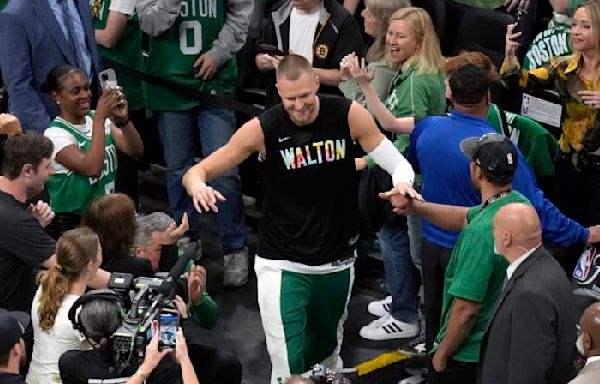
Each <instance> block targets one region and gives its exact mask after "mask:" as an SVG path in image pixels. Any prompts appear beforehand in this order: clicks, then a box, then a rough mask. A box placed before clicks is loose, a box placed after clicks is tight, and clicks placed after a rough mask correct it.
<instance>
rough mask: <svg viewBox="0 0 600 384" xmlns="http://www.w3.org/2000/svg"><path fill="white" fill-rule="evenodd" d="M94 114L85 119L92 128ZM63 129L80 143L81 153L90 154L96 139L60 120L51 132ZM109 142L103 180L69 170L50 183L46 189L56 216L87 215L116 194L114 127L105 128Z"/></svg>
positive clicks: (107, 141) (59, 173)
mask: <svg viewBox="0 0 600 384" xmlns="http://www.w3.org/2000/svg"><path fill="white" fill-rule="evenodd" d="M93 120H94V112H90V113H89V114H88V116H86V118H85V122H86V125H87V126H88V127H90V132H91V127H92V124H93ZM52 127H54V128H60V129H64V130H66V131H67V132H69V133H70V134H71V135H73V137H74V138H75V140H76V141H77V147H78V148H79V150H80V151H81V152H87V151H88V150H89V148H90V145H91V143H92V138H91V137H90V136H87V135H85V134H83V133H82V132H80V131H79V130H78V129H77V128H75V127H74V126H73V125H71V124H70V123H69V122H67V121H65V120H63V119H61V118H60V117H57V118H56V119H54V121H53V122H52V123H50V128H52ZM104 129H105V133H106V139H105V144H104V168H103V169H102V174H101V175H100V177H99V178H94V177H87V176H84V175H80V174H78V173H75V172H73V171H71V170H68V169H63V170H56V171H55V173H54V175H52V176H51V177H50V179H49V180H48V181H47V182H46V189H47V190H48V193H49V194H50V206H51V207H52V210H54V211H55V212H59V213H63V212H75V213H79V214H81V213H83V211H84V210H85V208H86V207H87V206H88V204H89V203H91V202H92V201H93V200H94V199H95V198H97V197H100V196H104V195H108V194H110V193H114V192H115V178H116V175H117V148H116V147H115V145H114V143H113V139H112V135H111V133H110V123H106V124H105V127H104Z"/></svg>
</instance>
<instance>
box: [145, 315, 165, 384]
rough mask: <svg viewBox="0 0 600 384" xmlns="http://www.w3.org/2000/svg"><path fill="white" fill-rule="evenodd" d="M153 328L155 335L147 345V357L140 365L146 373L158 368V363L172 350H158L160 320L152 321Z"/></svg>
mask: <svg viewBox="0 0 600 384" xmlns="http://www.w3.org/2000/svg"><path fill="white" fill-rule="evenodd" d="M152 330H153V332H152V333H153V335H152V339H151V340H150V342H149V343H148V345H146V357H145V358H144V362H143V363H142V365H141V366H140V368H141V369H142V371H144V373H146V374H149V373H150V372H152V371H153V370H154V368H156V366H157V365H158V363H160V361H161V360H162V359H163V357H165V356H166V355H167V354H168V353H170V352H171V349H168V348H166V349H163V350H162V351H159V350H158V340H159V338H160V337H159V334H160V332H159V330H158V322H157V321H156V320H154V321H153V322H152Z"/></svg>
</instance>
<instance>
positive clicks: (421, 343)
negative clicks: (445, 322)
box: [398, 328, 427, 357]
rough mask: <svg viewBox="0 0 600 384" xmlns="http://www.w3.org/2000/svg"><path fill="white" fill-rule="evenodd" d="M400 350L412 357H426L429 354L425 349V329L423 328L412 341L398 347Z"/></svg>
mask: <svg viewBox="0 0 600 384" xmlns="http://www.w3.org/2000/svg"><path fill="white" fill-rule="evenodd" d="M398 352H399V353H401V354H403V355H406V356H411V357H416V356H419V357H424V356H427V350H426V349H425V330H424V329H423V328H421V331H420V332H419V334H418V335H417V337H415V338H414V339H412V340H411V341H409V342H408V343H407V344H405V345H404V346H402V347H399V348H398Z"/></svg>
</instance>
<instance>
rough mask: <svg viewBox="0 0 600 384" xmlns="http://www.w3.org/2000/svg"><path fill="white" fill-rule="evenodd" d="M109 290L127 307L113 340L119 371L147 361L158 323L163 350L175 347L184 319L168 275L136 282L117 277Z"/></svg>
mask: <svg viewBox="0 0 600 384" xmlns="http://www.w3.org/2000/svg"><path fill="white" fill-rule="evenodd" d="M108 288H109V289H111V290H113V291H114V292H116V293H117V294H118V295H119V296H121V299H122V303H123V306H122V307H121V315H122V321H121V325H120V326H119V328H117V330H116V331H115V332H114V334H113V335H112V336H111V340H112V346H113V352H114V354H115V366H116V367H117V369H121V368H124V367H126V366H128V365H129V364H131V363H132V362H135V361H137V363H141V362H142V361H143V360H144V356H145V352H146V345H147V344H148V343H149V342H150V340H151V339H152V323H153V321H154V320H157V321H158V323H159V332H160V342H159V347H161V348H174V347H175V333H176V332H177V326H178V325H179V321H180V318H179V313H178V312H177V309H176V308H175V304H174V300H173V299H174V297H175V294H174V290H175V289H174V288H175V287H174V284H173V281H172V279H171V278H170V277H169V276H168V275H167V274H166V273H157V274H156V275H155V276H154V277H138V278H136V279H134V278H133V275H131V274H127V273H113V274H112V275H111V278H110V281H109V283H108Z"/></svg>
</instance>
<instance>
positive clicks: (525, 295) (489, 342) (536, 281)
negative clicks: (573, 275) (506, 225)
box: [479, 247, 578, 384]
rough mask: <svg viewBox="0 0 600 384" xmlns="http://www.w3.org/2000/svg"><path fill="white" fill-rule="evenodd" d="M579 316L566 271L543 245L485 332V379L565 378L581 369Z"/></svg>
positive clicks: (531, 383) (496, 382) (520, 383)
mask: <svg viewBox="0 0 600 384" xmlns="http://www.w3.org/2000/svg"><path fill="white" fill-rule="evenodd" d="M577 320H578V319H577V318H576V308H575V303H574V298H573V294H572V289H571V285H570V283H569V280H568V279H567V277H566V275H565V272H564V271H563V270H562V268H561V267H560V265H559V264H558V263H557V262H556V261H555V260H554V258H553V257H552V256H551V255H550V254H549V253H548V252H546V250H545V249H543V247H540V248H538V249H537V250H536V251H535V252H534V253H533V254H531V255H530V256H529V257H528V258H527V259H526V260H525V261H524V262H523V263H522V264H521V265H519V266H518V267H517V270H516V271H515V273H514V274H513V276H512V278H511V279H510V280H508V282H507V284H506V287H505V288H504V290H503V291H502V293H501V294H500V298H499V300H498V304H497V309H496V312H495V313H494V316H493V318H492V320H491V322H490V326H489V328H488V331H487V333H486V335H485V336H484V339H483V343H482V352H481V366H480V372H479V373H480V377H479V379H480V382H481V383H483V384H501V383H502V384H509V383H510V384H525V383H526V384H542V383H548V384H554V383H556V384H564V383H566V382H567V381H569V380H570V379H571V378H572V377H573V376H574V374H575V372H574V364H573V361H574V360H575V347H574V346H575V340H576V338H577V329H576V325H577Z"/></svg>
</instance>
